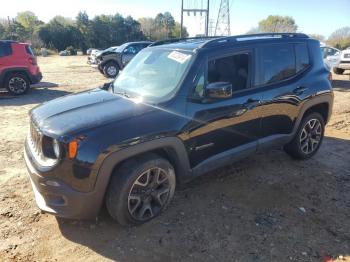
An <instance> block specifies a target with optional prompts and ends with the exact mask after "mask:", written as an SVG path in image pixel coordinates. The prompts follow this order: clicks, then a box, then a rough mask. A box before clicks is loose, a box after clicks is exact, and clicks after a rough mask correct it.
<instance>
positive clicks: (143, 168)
mask: <svg viewBox="0 0 350 262" xmlns="http://www.w3.org/2000/svg"><path fill="white" fill-rule="evenodd" d="M175 186H176V179H175V171H174V168H173V167H172V165H171V164H170V163H169V162H168V161H167V160H166V159H164V158H161V157H159V156H158V155H155V154H148V155H144V156H141V157H137V158H135V159H131V160H128V161H126V162H125V163H124V164H122V166H121V167H120V168H118V169H117V170H116V171H115V172H114V174H113V175H112V178H111V181H110V184H109V187H108V190H107V194H106V205H107V209H108V211H109V213H110V214H111V216H112V217H113V218H114V219H115V220H117V221H118V222H119V223H120V224H122V225H128V224H136V225H137V224H142V223H145V222H147V221H149V220H151V219H153V218H154V217H156V216H158V215H159V214H160V213H161V212H162V211H163V210H164V209H165V208H166V206H167V205H168V204H169V203H170V201H171V199H172V198H173V195H174V192H175Z"/></svg>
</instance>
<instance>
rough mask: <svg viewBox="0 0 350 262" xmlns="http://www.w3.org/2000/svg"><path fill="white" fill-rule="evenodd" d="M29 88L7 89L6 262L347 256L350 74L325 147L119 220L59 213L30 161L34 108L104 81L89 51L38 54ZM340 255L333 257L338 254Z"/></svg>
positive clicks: (265, 161)
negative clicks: (15, 93) (38, 189)
mask: <svg viewBox="0 0 350 262" xmlns="http://www.w3.org/2000/svg"><path fill="white" fill-rule="evenodd" d="M39 64H40V66H41V68H42V71H43V74H44V79H43V83H41V84H40V85H38V86H37V87H35V88H34V89H33V90H32V91H31V92H30V93H29V94H27V95H25V96H22V97H16V98H13V97H9V96H8V95H7V94H6V93H3V94H0V107H1V115H0V128H1V129H0V130H1V131H0V261H84V262H87V261H108V260H112V261H114V260H116V261H125V262H129V261H333V260H337V261H350V72H349V71H347V74H346V75H343V76H334V78H335V79H336V80H335V81H334V90H335V105H334V111H333V116H332V119H331V121H330V123H329V124H328V126H327V130H326V137H325V140H324V143H323V145H322V147H321V149H320V151H319V153H318V154H317V155H316V156H315V157H314V158H312V159H310V160H308V161H295V160H292V159H291V158H290V157H289V156H288V155H286V154H285V153H284V152H283V151H281V150H274V151H271V152H268V153H264V154H258V155H255V156H251V157H249V158H248V159H246V160H244V161H242V162H239V163H235V164H234V165H232V166H230V167H226V168H223V169H221V170H217V171H215V172H212V173H211V174H208V175H206V176H204V177H201V178H199V179H197V180H194V181H193V182H191V183H189V184H186V185H180V186H179V187H178V188H177V190H176V192H175V198H174V201H173V202H172V204H171V205H170V206H169V208H168V209H167V210H166V212H164V213H163V214H162V215H161V216H160V217H158V218H156V219H154V220H153V221H151V222H149V223H147V224H145V225H143V226H139V227H131V228H122V227H120V226H119V225H118V224H116V223H115V222H113V221H112V220H111V218H110V217H109V216H108V214H107V212H106V210H102V212H101V215H100V217H99V219H98V221H96V222H92V221H72V220H63V219H56V218H55V217H54V216H51V215H48V214H41V212H40V211H39V210H38V208H37V207H36V204H35V201H34V194H33V192H32V189H31V186H30V183H29V180H28V177H27V173H26V168H25V164H24V159H23V156H22V150H23V141H24V138H25V135H26V133H27V129H28V110H30V109H31V108H32V107H34V106H35V105H37V104H39V103H42V102H45V101H49V100H51V99H54V98H56V97H59V96H63V95H66V94H69V93H72V92H78V91H82V90H86V89H90V88H92V87H96V86H98V85H101V84H103V83H104V82H106V79H105V78H104V77H103V76H102V75H100V73H99V72H97V70H95V69H92V68H90V67H89V66H88V65H87V64H86V57H47V58H39ZM332 259H333V260H332Z"/></svg>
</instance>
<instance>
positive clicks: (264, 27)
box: [0, 11, 350, 52]
mask: <svg viewBox="0 0 350 262" xmlns="http://www.w3.org/2000/svg"><path fill="white" fill-rule="evenodd" d="M265 32H298V25H297V24H296V22H295V20H294V19H293V18H292V17H289V16H278V15H270V16H268V17H267V18H266V19H264V20H261V21H260V22H259V23H258V25H257V27H254V28H252V29H251V30H249V31H248V32H247V33H265ZM182 35H183V36H185V37H186V36H188V33H187V30H186V28H184V29H183V32H182ZM179 36H180V24H179V23H178V22H176V21H175V19H174V17H173V16H172V15H171V13H169V12H165V13H159V14H158V15H157V16H156V17H154V18H152V17H143V18H140V19H138V20H135V19H134V18H133V17H131V16H127V17H123V16H122V15H121V14H119V13H116V14H115V15H97V16H95V17H94V18H92V19H90V18H89V16H88V15H87V13H86V12H79V14H78V15H77V17H76V18H75V19H70V18H65V17H62V16H56V17H54V18H52V19H51V20H50V21H49V22H47V23H44V22H43V21H41V20H39V18H38V17H37V16H36V15H35V14H34V13H33V12H30V11H25V12H20V13H18V14H17V16H16V17H15V18H13V19H9V18H8V19H0V39H10V40H17V41H22V42H30V43H31V44H32V46H33V47H34V49H40V48H41V47H46V48H49V49H54V50H56V51H61V50H64V49H66V48H67V47H71V48H72V47H73V48H75V49H80V50H82V51H83V52H85V51H86V49H87V48H90V47H95V48H107V47H110V46H117V45H121V44H123V43H125V42H129V41H140V40H151V41H157V40H162V39H167V38H177V37H179ZM310 36H312V37H314V38H317V39H318V40H320V41H322V42H325V43H327V44H329V45H331V46H334V47H336V48H339V49H345V48H347V47H349V46H350V27H343V28H340V29H338V30H336V31H334V32H333V33H332V34H331V35H330V36H329V37H328V38H325V37H324V36H322V35H316V34H312V35H310Z"/></svg>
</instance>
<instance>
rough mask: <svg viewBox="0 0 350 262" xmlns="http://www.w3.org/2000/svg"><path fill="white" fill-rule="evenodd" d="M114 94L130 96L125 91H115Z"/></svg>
mask: <svg viewBox="0 0 350 262" xmlns="http://www.w3.org/2000/svg"><path fill="white" fill-rule="evenodd" d="M113 93H114V94H116V95H121V96H124V97H126V98H130V97H131V96H130V95H129V94H128V93H126V92H125V91H116V92H113Z"/></svg>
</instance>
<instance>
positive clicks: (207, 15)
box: [180, 0, 209, 37]
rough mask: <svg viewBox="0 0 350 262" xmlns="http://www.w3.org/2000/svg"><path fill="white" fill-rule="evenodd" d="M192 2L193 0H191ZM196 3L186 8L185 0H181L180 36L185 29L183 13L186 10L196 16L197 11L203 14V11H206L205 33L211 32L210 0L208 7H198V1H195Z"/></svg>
mask: <svg viewBox="0 0 350 262" xmlns="http://www.w3.org/2000/svg"><path fill="white" fill-rule="evenodd" d="M190 3H191V1H190ZM193 3H194V5H193V7H192V8H184V0H181V27H180V37H182V30H183V15H184V12H187V14H188V15H190V14H191V13H193V14H194V16H196V14H197V13H199V14H200V15H202V13H205V15H206V18H205V35H206V36H208V34H209V0H207V6H206V8H203V7H201V8H197V7H196V1H193Z"/></svg>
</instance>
